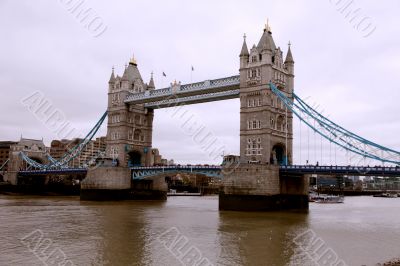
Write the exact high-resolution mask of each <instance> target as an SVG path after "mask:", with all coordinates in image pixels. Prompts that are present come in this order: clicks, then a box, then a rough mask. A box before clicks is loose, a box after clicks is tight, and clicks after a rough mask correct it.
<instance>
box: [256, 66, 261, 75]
mask: <svg viewBox="0 0 400 266" xmlns="http://www.w3.org/2000/svg"><path fill="white" fill-rule="evenodd" d="M259 76H261V75H260V69H259V68H257V77H259Z"/></svg>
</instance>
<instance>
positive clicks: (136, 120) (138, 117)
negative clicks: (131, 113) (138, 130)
mask: <svg viewBox="0 0 400 266" xmlns="http://www.w3.org/2000/svg"><path fill="white" fill-rule="evenodd" d="M135 124H136V125H140V115H135Z"/></svg>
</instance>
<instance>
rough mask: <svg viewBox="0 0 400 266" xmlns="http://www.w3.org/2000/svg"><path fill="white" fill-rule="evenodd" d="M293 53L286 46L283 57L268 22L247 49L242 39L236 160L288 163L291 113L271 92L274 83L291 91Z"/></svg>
mask: <svg viewBox="0 0 400 266" xmlns="http://www.w3.org/2000/svg"><path fill="white" fill-rule="evenodd" d="M293 66H294V62H293V57H292V53H291V50H290V46H289V49H288V52H287V55H286V59H285V61H283V55H282V51H281V49H280V47H276V46H275V42H274V40H273V38H272V33H271V30H270V28H269V27H268V26H266V28H265V29H264V32H263V35H262V37H261V39H260V41H259V43H258V45H257V46H255V45H253V47H252V48H251V49H250V52H249V51H248V49H247V45H246V40H244V41H243V46H242V50H241V53H240V159H241V160H240V161H241V162H242V163H262V164H286V163H288V164H290V163H291V162H292V140H293V128H292V118H293V116H292V113H291V112H290V110H287V109H286V107H285V105H284V104H283V103H282V102H281V101H280V100H279V99H278V97H277V96H276V95H275V94H273V93H272V92H271V90H270V88H269V83H270V82H272V83H274V84H275V85H276V86H277V87H278V88H279V89H280V90H281V91H283V92H285V93H286V94H287V95H288V96H291V95H292V92H293V78H294V73H293V70H294V69H293Z"/></svg>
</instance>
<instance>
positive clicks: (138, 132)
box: [133, 129, 142, 140]
mask: <svg viewBox="0 0 400 266" xmlns="http://www.w3.org/2000/svg"><path fill="white" fill-rule="evenodd" d="M141 135H142V131H141V130H140V129H135V131H134V133H133V139H134V140H140V137H141Z"/></svg>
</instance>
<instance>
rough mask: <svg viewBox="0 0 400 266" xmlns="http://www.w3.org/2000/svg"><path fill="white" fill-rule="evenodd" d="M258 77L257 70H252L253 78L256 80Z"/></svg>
mask: <svg viewBox="0 0 400 266" xmlns="http://www.w3.org/2000/svg"><path fill="white" fill-rule="evenodd" d="M256 76H257V70H256V69H252V70H251V77H252V78H255V77H256Z"/></svg>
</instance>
